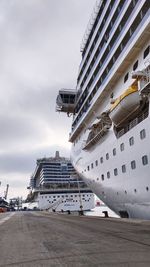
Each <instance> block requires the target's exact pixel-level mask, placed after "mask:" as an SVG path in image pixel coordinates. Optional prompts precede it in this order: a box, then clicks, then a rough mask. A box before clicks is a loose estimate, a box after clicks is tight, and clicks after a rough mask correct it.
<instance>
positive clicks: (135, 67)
mask: <svg viewBox="0 0 150 267" xmlns="http://www.w3.org/2000/svg"><path fill="white" fill-rule="evenodd" d="M137 67H138V60H137V61H136V62H135V63H134V65H133V70H136V69H137Z"/></svg>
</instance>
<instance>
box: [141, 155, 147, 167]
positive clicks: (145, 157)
mask: <svg viewBox="0 0 150 267" xmlns="http://www.w3.org/2000/svg"><path fill="white" fill-rule="evenodd" d="M142 163H143V165H147V164H148V157H147V155H144V156H143V157H142Z"/></svg>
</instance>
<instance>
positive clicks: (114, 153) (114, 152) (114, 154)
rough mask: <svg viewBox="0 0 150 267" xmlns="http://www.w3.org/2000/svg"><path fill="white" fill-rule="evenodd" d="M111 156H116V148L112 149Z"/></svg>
mask: <svg viewBox="0 0 150 267" xmlns="http://www.w3.org/2000/svg"><path fill="white" fill-rule="evenodd" d="M113 156H116V148H114V149H113Z"/></svg>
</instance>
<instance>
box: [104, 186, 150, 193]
mask: <svg viewBox="0 0 150 267" xmlns="http://www.w3.org/2000/svg"><path fill="white" fill-rule="evenodd" d="M145 190H146V191H147V192H148V191H149V187H148V186H146V187H145ZM137 192H138V190H137V189H134V193H137ZM124 193H125V194H128V192H127V190H124ZM116 194H117V195H119V192H116ZM102 195H105V192H104V191H102Z"/></svg>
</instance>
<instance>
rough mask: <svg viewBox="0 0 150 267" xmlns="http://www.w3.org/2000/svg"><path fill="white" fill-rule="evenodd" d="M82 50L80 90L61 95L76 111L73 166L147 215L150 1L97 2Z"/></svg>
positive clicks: (129, 213) (127, 211)
mask: <svg viewBox="0 0 150 267" xmlns="http://www.w3.org/2000/svg"><path fill="white" fill-rule="evenodd" d="M81 53H82V59H81V63H80V66H79V73H78V77H77V86H76V89H75V90H70V89H68V90H67V89H61V90H59V93H58V96H57V100H56V111H58V112H66V113H67V114H68V115H71V114H72V116H73V121H72V128H71V133H70V135H69V141H70V142H72V149H71V160H72V163H73V166H74V168H75V169H76V171H77V172H78V173H79V174H80V176H81V177H82V178H83V179H84V181H85V182H86V183H87V184H88V186H89V187H90V188H91V189H92V191H93V192H94V193H95V194H96V195H97V196H98V197H99V198H100V199H101V200H102V201H103V202H104V203H105V204H106V205H107V206H108V207H109V208H111V209H112V210H113V211H115V212H116V213H117V214H118V215H119V216H121V217H127V218H141V219H150V146H149V143H150V114H149V106H150V1H149V0H107V1H105V0H101V1H97V2H96V5H95V7H94V10H93V13H92V16H91V19H90V21H89V23H88V26H87V30H86V32H85V34H84V37H83V40H82V44H81Z"/></svg>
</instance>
